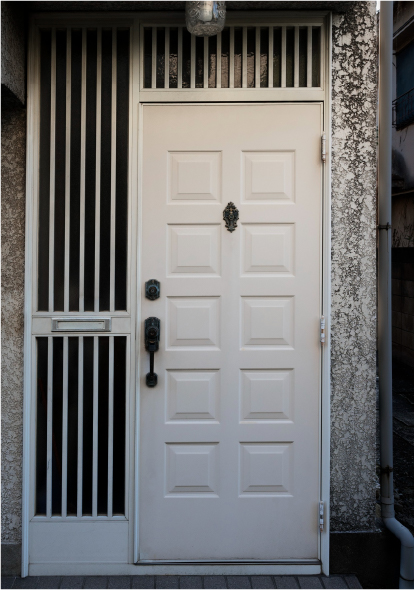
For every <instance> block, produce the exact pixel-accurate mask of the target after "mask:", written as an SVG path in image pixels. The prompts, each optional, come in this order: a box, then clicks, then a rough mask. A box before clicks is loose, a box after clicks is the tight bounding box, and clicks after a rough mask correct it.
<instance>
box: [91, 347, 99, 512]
mask: <svg viewBox="0 0 415 590" xmlns="http://www.w3.org/2000/svg"><path fill="white" fill-rule="evenodd" d="M93 388H94V389H93V391H94V397H93V413H92V415H93V423H92V516H93V517H94V518H96V517H97V514H98V336H94V386H93Z"/></svg>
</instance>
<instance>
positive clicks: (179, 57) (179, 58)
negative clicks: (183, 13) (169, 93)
mask: <svg viewBox="0 0 415 590" xmlns="http://www.w3.org/2000/svg"><path fill="white" fill-rule="evenodd" d="M182 85H183V27H179V30H178V31H177V88H182Z"/></svg>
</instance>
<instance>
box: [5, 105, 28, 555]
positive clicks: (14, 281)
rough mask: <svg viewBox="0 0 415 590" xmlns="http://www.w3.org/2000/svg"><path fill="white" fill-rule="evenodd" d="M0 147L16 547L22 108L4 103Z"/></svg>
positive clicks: (9, 474) (10, 517)
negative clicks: (0, 150)
mask: <svg viewBox="0 0 415 590" xmlns="http://www.w3.org/2000/svg"><path fill="white" fill-rule="evenodd" d="M1 148H2V163H1V175H2V176H1V216H2V219H1V236H2V240H1V269H2V289H1V295H2V307H1V321H2V332H1V346H2V351H1V356H2V359H1V360H2V372H1V431H2V445H1V471H2V510H1V528H2V532H1V538H2V542H3V543H11V544H14V543H20V539H21V508H22V507H21V489H22V415H23V304H24V247H25V238H24V224H25V164H26V161H25V158H26V111H25V109H23V108H21V107H15V108H10V109H8V108H5V107H4V105H3V108H2V118H1ZM3 557H4V556H3Z"/></svg>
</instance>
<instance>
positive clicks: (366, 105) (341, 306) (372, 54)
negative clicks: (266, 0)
mask: <svg viewBox="0 0 415 590" xmlns="http://www.w3.org/2000/svg"><path fill="white" fill-rule="evenodd" d="M332 60H333V67H332V72H333V90H332V98H333V107H332V331H331V337H332V341H331V342H332V352H331V362H332V369H331V385H332V391H331V526H332V530H336V531H347V530H356V529H360V530H369V529H371V528H373V527H374V517H375V510H374V509H375V481H376V473H375V465H376V461H375V435H376V409H375V404H376V399H375V385H376V229H375V228H376V144H377V134H376V98H377V97H376V86H377V34H376V12H375V2H358V3H354V7H353V9H351V10H349V11H348V12H347V13H346V14H345V15H334V16H333V52H332Z"/></svg>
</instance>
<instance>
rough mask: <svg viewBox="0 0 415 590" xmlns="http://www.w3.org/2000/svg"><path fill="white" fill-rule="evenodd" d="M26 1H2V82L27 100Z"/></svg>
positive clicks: (23, 99)
mask: <svg viewBox="0 0 415 590" xmlns="http://www.w3.org/2000/svg"><path fill="white" fill-rule="evenodd" d="M26 4H27V3H26V2H2V3H1V84H2V86H3V85H4V86H6V88H8V89H9V90H10V91H11V92H12V93H13V94H14V95H15V96H16V98H18V99H19V101H20V102H21V103H22V104H25V102H26V71H25V70H26Z"/></svg>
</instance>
